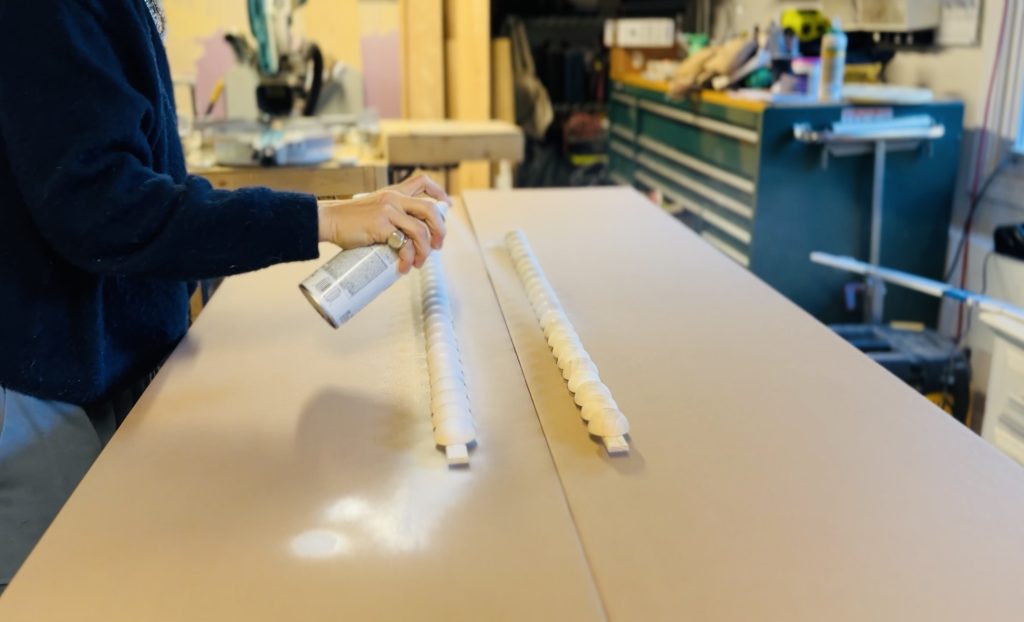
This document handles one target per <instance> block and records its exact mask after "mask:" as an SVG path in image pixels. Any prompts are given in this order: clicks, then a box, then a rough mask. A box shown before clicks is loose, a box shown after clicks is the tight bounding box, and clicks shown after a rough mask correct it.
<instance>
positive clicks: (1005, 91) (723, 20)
mask: <svg viewBox="0 0 1024 622" xmlns="http://www.w3.org/2000/svg"><path fill="white" fill-rule="evenodd" d="M1005 1H1006V0H982V2H983V8H982V17H981V29H980V43H979V44H978V45H974V46H970V47H951V48H943V49H939V50H936V51H929V52H899V53H898V54H897V56H896V58H895V59H894V60H893V62H892V63H890V65H889V67H888V74H887V77H888V80H889V82H891V83H893V84H904V85H909V86H923V87H928V88H930V89H932V90H933V91H935V93H936V94H937V95H939V96H944V97H953V98H956V99H960V100H962V101H963V102H964V106H965V112H964V125H965V134H964V141H963V144H962V146H961V165H960V173H959V179H958V182H959V183H958V189H957V193H956V197H955V200H954V206H953V225H952V227H951V230H950V252H952V250H953V249H954V248H955V246H956V244H957V243H958V242H959V240H960V237H961V235H962V229H963V224H964V221H965V217H966V213H967V209H968V204H969V192H970V186H971V184H970V182H969V179H970V176H971V173H972V171H973V168H974V163H975V156H976V153H977V151H976V148H977V145H978V143H979V140H978V139H979V135H980V128H981V125H982V119H983V116H984V107H985V98H986V90H987V87H988V83H989V78H990V75H991V72H992V66H993V63H994V60H995V53H996V44H997V40H998V38H999V29H1000V24H1001V18H1002V15H1003V6H1004V4H1003V3H1004V2H1005ZM1009 2H1010V3H1011V4H1010V7H1011V8H1010V13H1009V16H1008V19H1007V21H1008V22H1009V25H1008V27H1007V31H1008V32H1007V35H1006V40H1005V42H1004V46H1003V55H1002V59H1001V63H1000V65H1001V66H1000V69H999V71H997V80H996V86H995V91H994V93H993V106H992V109H991V111H990V122H989V127H990V128H991V129H990V131H989V133H988V138H987V139H986V142H987V148H986V151H985V153H984V154H983V159H982V162H983V170H984V171H991V170H992V169H993V168H994V167H995V164H996V162H997V161H998V160H999V159H1000V158H1001V157H1002V155H1003V153H1004V152H1005V150H1006V148H1007V144H1008V143H1010V142H1012V141H1013V138H1014V137H1015V136H1016V127H1017V124H1018V119H1017V117H1018V116H1019V113H1020V107H1021V104H1020V99H1019V97H1018V94H1019V93H1020V91H1021V89H1022V88H1024V84H1022V80H1021V76H1020V75H1019V73H1020V72H1014V71H1010V70H1009V68H1010V67H1022V66H1024V65H1022V64H1021V62H1020V58H1021V54H1022V50H1024V27H1022V24H1024V3H1021V2H1019V0H1009ZM793 5H804V6H806V5H811V6H813V5H819V6H820V3H816V2H810V3H807V2H785V1H781V0H720V2H719V3H718V6H717V10H716V13H715V15H716V25H715V29H714V33H715V35H716V36H723V35H725V34H727V33H738V32H742V31H749V30H750V29H751V28H752V26H753V25H754V24H762V25H763V24H767V23H768V21H769V20H771V19H778V16H779V15H780V14H781V12H782V10H783V9H784V8H786V7H788V6H793ZM1013 222H1024V164H1021V165H1015V166H1013V167H1011V168H1010V170H1008V171H1007V172H1005V173H1003V174H1002V175H1001V176H1000V177H999V179H998V180H997V181H996V182H995V183H993V185H992V187H991V189H990V191H989V193H988V195H987V196H986V199H985V200H984V201H983V202H982V203H981V204H980V206H979V208H978V211H977V214H976V217H975V222H974V226H973V227H972V235H971V238H970V258H971V261H970V265H969V269H968V279H967V288H968V289H972V290H975V291H980V290H981V289H982V285H983V284H982V267H983V263H984V258H985V256H986V255H988V254H989V253H990V252H991V250H992V241H991V237H992V230H993V229H994V228H995V227H996V226H997V225H1000V224H1008V223H1013ZM947 259H948V258H947ZM955 279H958V275H957V276H956V277H955ZM957 282H958V281H957ZM987 285H988V293H989V294H991V295H994V296H999V297H1001V298H1003V299H1006V300H1008V301H1010V302H1013V303H1015V304H1018V305H1021V306H1024V264H1022V263H1021V262H1016V261H1013V260H1006V259H1002V258H993V259H992V260H991V261H990V262H989V265H988V283H987ZM955 318H956V313H955V306H954V305H947V306H946V307H945V308H944V309H943V318H942V322H941V324H940V325H941V326H942V329H943V330H944V331H945V332H947V334H952V332H953V326H954V321H955ZM967 343H968V345H969V346H970V347H971V348H972V351H973V354H972V356H973V360H974V365H973V367H974V371H975V377H974V383H973V384H974V388H975V391H976V393H978V394H979V395H978V397H982V398H983V395H981V394H983V392H984V387H985V385H986V384H987V381H988V368H989V359H990V358H991V351H992V334H991V331H989V330H988V329H987V328H985V327H984V326H983V325H981V324H980V323H978V322H973V323H972V329H971V331H970V334H969V335H968V336H967ZM981 404H982V402H981V401H980V400H979V402H978V403H977V404H975V406H976V407H978V406H981ZM977 412H980V410H978V411H977Z"/></svg>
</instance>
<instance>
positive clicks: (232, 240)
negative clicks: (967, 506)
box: [0, 0, 317, 405]
mask: <svg viewBox="0 0 1024 622" xmlns="http://www.w3.org/2000/svg"><path fill="white" fill-rule="evenodd" d="M0 25H2V31H0V59H2V62H0V385H3V386H5V387H7V388H9V389H13V390H15V391H20V392H23V393H27V394H30V395H33V396H36V397H40V398H44V399H56V400H62V401H67V402H71V403H74V404H80V405H89V404H91V403H94V402H97V401H101V400H103V399H105V398H106V397H108V396H110V395H111V394H112V393H113V392H115V391H117V390H119V389H120V388H121V387H123V386H127V385H130V384H134V383H136V382H137V381H138V380H139V379H140V378H142V377H143V376H145V375H146V374H147V373H148V372H149V371H151V370H152V369H153V368H154V367H155V366H156V365H158V364H159V362H160V361H161V360H162V359H163V358H164V357H166V355H167V354H169V353H170V351H171V349H172V348H173V347H174V345H175V344H176V343H177V342H178V340H179V339H181V337H182V336H183V335H184V334H185V329H186V328H187V321H188V320H187V314H188V296H189V291H190V288H189V286H188V285H187V282H188V281H190V280H194V279H201V278H208V277H215V276H225V275H229V274H235V273H239V272H245V271H249V270H256V269H258V268H263V267H266V266H269V265H271V264H274V263H279V262H283V261H293V260H300V259H312V258H314V257H316V256H317V211H316V201H315V199H314V198H313V197H312V196H308V195H301V194H290V193H280V192H272V191H270V190H266V189H246V190H241V191H237V192H227V191H222V190H214V189H213V188H211V186H210V184H209V183H207V182H206V181H205V180H203V179H200V178H198V177H193V176H189V175H188V174H187V173H186V171H185V162H184V159H183V157H182V149H181V144H180V142H179V140H178V134H177V122H176V116H175V110H174V102H173V92H172V86H171V78H170V72H169V70H168V66H167V57H166V54H165V52H164V48H163V44H162V42H161V40H160V36H159V34H158V32H157V28H156V25H155V24H154V23H153V20H152V16H151V15H150V13H149V10H148V9H147V8H146V4H145V2H144V0H0ZM282 295H290V294H289V293H288V292H282Z"/></svg>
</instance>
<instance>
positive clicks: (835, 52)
mask: <svg viewBox="0 0 1024 622" xmlns="http://www.w3.org/2000/svg"><path fill="white" fill-rule="evenodd" d="M847 43H848V42H847V38H846V33H845V32H843V25H842V22H840V21H839V19H835V20H832V27H831V28H830V29H829V31H828V33H827V34H826V35H825V36H824V37H822V39H821V84H820V85H819V87H818V100H819V101H823V102H838V101H841V100H842V99H843V77H844V74H845V73H846V46H847Z"/></svg>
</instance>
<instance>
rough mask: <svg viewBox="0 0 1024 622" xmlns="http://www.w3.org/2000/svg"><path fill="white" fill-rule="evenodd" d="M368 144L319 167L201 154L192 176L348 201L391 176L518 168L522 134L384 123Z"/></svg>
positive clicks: (486, 125)
mask: <svg viewBox="0 0 1024 622" xmlns="http://www.w3.org/2000/svg"><path fill="white" fill-rule="evenodd" d="M379 130H380V134H379V136H377V137H376V138H374V139H373V140H372V141H371V142H372V144H367V145H345V144H341V145H338V146H337V148H336V149H335V154H334V159H333V160H332V161H331V162H327V163H325V164H321V165H317V166H222V165H216V164H212V163H211V162H212V160H213V153H212V152H211V151H209V150H206V151H202V152H201V153H200V155H199V157H198V158H197V160H199V162H201V164H197V165H196V166H193V167H192V170H191V171H190V172H192V173H193V174H196V175H201V176H203V177H205V178H206V179H208V180H209V181H210V183H211V184H213V185H214V187H217V188H223V189H226V190H233V189H236V188H244V187H247V186H266V187H269V188H273V189H275V190H286V191H293V192H308V193H310V194H315V195H316V196H317V197H319V198H347V197H350V196H352V195H355V194H360V193H363V192H373V191H374V190H378V189H380V188H383V187H384V186H386V185H388V183H390V182H392V181H396V180H395V179H394V176H393V175H391V172H392V171H397V172H399V173H406V172H409V171H411V170H414V169H417V168H434V169H443V168H450V167H454V166H456V165H458V164H459V163H460V162H464V161H470V160H487V161H489V162H499V161H501V160H507V161H509V162H510V163H513V164H514V163H517V162H520V161H522V159H523V150H524V141H523V132H522V130H521V129H519V127H518V126H516V125H515V124H512V123H505V122H502V121H455V120H450V119H438V120H410V119H384V120H381V121H380V122H379Z"/></svg>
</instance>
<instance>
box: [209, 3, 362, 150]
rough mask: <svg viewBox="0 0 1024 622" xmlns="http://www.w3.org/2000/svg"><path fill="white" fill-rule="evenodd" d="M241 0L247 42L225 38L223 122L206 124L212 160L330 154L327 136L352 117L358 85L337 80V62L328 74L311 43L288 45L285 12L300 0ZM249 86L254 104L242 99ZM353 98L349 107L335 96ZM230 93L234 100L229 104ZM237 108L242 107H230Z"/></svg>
mask: <svg viewBox="0 0 1024 622" xmlns="http://www.w3.org/2000/svg"><path fill="white" fill-rule="evenodd" d="M246 1H247V3H248V11H249V27H250V29H251V31H252V38H253V39H254V40H255V41H254V42H253V41H251V40H250V39H249V37H247V36H246V35H245V34H242V33H235V34H228V35H226V37H225V39H226V40H227V42H228V44H229V45H230V46H231V49H232V50H233V51H234V53H235V58H236V60H237V61H238V64H239V66H238V67H236V68H235V70H237V71H235V70H233V72H234V73H229V76H228V78H227V85H228V86H227V90H228V94H227V96H228V104H229V106H228V116H229V119H228V121H226V122H221V123H214V124H210V125H208V127H209V129H211V130H212V136H213V145H214V153H215V158H216V160H217V163H219V164H224V165H230V166H245V165H263V166H268V165H289V164H291V165H312V164H321V163H324V162H327V161H330V160H331V159H332V157H333V152H334V143H335V135H336V134H337V133H340V132H343V131H344V130H345V129H346V128H347V127H352V126H355V125H356V124H358V123H359V117H358V115H357V114H356V113H358V112H359V111H361V103H362V102H361V99H362V92H361V88H359V87H357V89H358V91H359V92H358V93H346V92H345V87H346V86H348V84H350V83H351V81H349V82H348V83H346V82H345V80H344V79H343V78H344V75H343V74H344V72H345V71H346V70H345V67H344V65H341V64H340V63H339V64H337V65H335V67H334V68H333V69H332V71H331V72H330V75H329V76H328V74H327V73H325V71H324V67H325V62H324V55H323V53H322V52H321V50H320V48H319V47H318V46H317V45H316V44H315V43H312V42H306V43H303V44H302V45H301V46H295V45H293V42H292V18H293V15H294V13H295V11H297V10H298V9H299V8H300V7H302V6H303V5H304V4H306V2H307V0H246ZM239 76H241V79H240V78H239ZM254 83H255V84H254ZM253 86H255V94H256V97H255V103H256V108H255V109H252V108H251V103H248V102H251V99H248V98H249V97H251V95H249V94H250V93H252V87H253ZM350 90H356V89H350ZM357 98H358V102H357V105H356V107H355V108H354V109H353V107H352V105H351V103H349V104H345V105H339V104H338V102H337V101H336V100H339V99H344V100H345V101H347V102H353V101H354V100H356V99H357ZM236 100H241V103H242V106H239V105H232V104H233V103H236V104H237V103H238V102H237V101H236ZM246 100H247V101H246ZM245 106H248V107H249V108H248V109H246V108H245ZM240 108H241V109H243V110H247V112H242V113H239V112H237V111H238V110H239V109H240ZM325 111H331V112H348V113H349V114H334V115H331V116H329V117H328V116H326V115H323V114H322V113H323V112H325Z"/></svg>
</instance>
